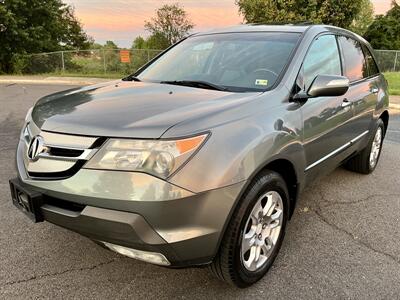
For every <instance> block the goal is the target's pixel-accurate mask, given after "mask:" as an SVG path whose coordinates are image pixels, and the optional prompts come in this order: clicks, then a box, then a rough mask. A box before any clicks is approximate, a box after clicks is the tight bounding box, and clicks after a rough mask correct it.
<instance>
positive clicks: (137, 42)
mask: <svg viewBox="0 0 400 300" xmlns="http://www.w3.org/2000/svg"><path fill="white" fill-rule="evenodd" d="M132 49H146V40H145V39H144V38H142V37H141V36H138V37H137V38H135V39H134V40H133V43H132Z"/></svg>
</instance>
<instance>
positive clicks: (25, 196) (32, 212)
mask: <svg viewBox="0 0 400 300" xmlns="http://www.w3.org/2000/svg"><path fill="white" fill-rule="evenodd" d="M9 183H10V190H11V199H12V202H13V204H14V206H16V207H17V208H18V209H19V210H20V211H22V212H23V213H24V214H25V215H26V216H27V217H28V218H29V219H31V220H32V221H33V222H34V223H38V222H43V221H44V218H43V215H42V213H41V209H40V207H41V206H42V205H43V196H42V194H41V193H39V192H36V191H32V190H29V189H27V188H25V187H24V186H23V185H22V184H21V183H20V182H19V180H18V179H11V180H10V181H9Z"/></svg>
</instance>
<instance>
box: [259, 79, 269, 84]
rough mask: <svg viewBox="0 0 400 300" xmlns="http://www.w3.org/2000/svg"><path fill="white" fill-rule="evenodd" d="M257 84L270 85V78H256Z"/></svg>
mask: <svg viewBox="0 0 400 300" xmlns="http://www.w3.org/2000/svg"><path fill="white" fill-rule="evenodd" d="M256 85H268V80H266V79H256Z"/></svg>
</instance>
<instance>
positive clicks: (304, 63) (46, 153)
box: [10, 25, 389, 287]
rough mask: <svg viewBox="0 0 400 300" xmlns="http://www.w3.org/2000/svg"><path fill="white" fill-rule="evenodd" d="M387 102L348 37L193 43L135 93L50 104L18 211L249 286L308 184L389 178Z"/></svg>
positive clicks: (23, 166) (294, 33) (139, 81)
mask: <svg viewBox="0 0 400 300" xmlns="http://www.w3.org/2000/svg"><path fill="white" fill-rule="evenodd" d="M388 101H389V100H388V92H387V83H386V80H385V79H384V77H383V75H382V74H381V73H380V71H379V69H378V66H377V64H376V62H375V59H374V55H373V51H372V49H371V47H370V45H369V44H368V43H367V42H366V41H365V40H363V39H362V38H361V37H359V36H358V35H355V34H353V33H351V32H349V31H347V30H344V29H340V28H336V27H331V26H324V25H313V26H265V25H243V26H239V27H234V28H228V29H225V30H221V31H216V32H208V33H203V34H195V35H192V36H190V37H189V38H187V39H185V40H183V41H181V42H179V43H178V44H176V45H174V46H173V47H171V48H170V49H168V50H166V51H165V52H164V53H162V54H161V55H160V56H158V57H156V58H155V59H154V60H152V61H151V62H150V63H148V64H147V65H145V66H144V67H142V68H141V69H140V70H139V71H137V72H136V73H135V74H132V75H130V76H128V77H126V78H124V79H122V80H118V81H114V82H110V83H104V84H99V85H94V86H88V87H83V88H77V89H72V90H68V91H65V92H61V93H57V94H53V95H50V96H47V97H44V98H42V99H40V100H39V101H38V102H37V103H36V105H35V106H34V107H33V108H32V109H31V110H30V111H29V112H28V114H27V116H26V122H25V125H24V128H23V130H22V133H21V137H20V141H19V145H18V151H17V167H18V173H19V177H18V178H16V179H12V180H10V186H11V192H12V199H13V202H14V204H15V205H16V206H17V207H18V208H19V209H21V210H22V211H24V212H25V213H26V215H28V216H29V217H30V218H31V219H32V220H33V221H34V222H41V221H45V220H46V221H48V222H51V223H54V224H57V225H60V226H62V227H65V228H69V229H71V230H73V231H76V232H78V233H80V234H82V235H85V236H87V237H89V238H90V239H92V240H94V241H96V242H97V243H99V244H101V245H103V246H105V247H107V248H109V249H111V250H113V251H116V252H118V253H121V254H123V255H126V256H129V257H132V258H136V259H140V260H144V261H147V262H150V263H153V264H158V265H162V266H170V267H187V266H195V265H208V266H209V267H210V269H211V270H212V271H213V272H214V273H215V274H216V276H218V277H219V278H220V279H222V280H225V281H227V282H229V283H231V284H234V285H236V286H238V287H246V286H249V285H251V284H253V283H255V282H256V281H257V280H259V279H260V278H261V277H262V276H263V275H264V274H265V273H266V272H267V271H268V269H269V268H270V267H271V265H272V263H273V261H274V259H275V258H276V256H277V254H278V251H279V249H280V247H281V244H282V240H283V237H284V234H285V227H286V224H287V222H288V220H289V219H290V217H291V215H292V214H293V211H294V208H295V205H296V202H297V199H298V195H299V193H300V192H301V191H302V190H303V189H304V187H305V186H307V184H309V183H310V182H312V181H313V180H314V179H315V178H316V177H319V176H322V175H324V174H327V173H329V172H331V171H332V170H334V169H335V168H336V167H338V166H340V165H344V166H346V167H347V168H349V169H351V170H354V171H357V172H360V173H363V174H368V173H371V172H372V171H373V170H374V169H375V167H376V165H377V163H378V160H379V155H380V152H381V147H382V141H383V138H384V136H385V132H386V128H387V126H388V121H389V114H388Z"/></svg>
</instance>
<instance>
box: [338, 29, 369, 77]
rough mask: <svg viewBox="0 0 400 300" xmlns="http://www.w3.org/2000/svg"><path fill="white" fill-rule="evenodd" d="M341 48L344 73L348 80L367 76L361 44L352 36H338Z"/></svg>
mask: <svg viewBox="0 0 400 300" xmlns="http://www.w3.org/2000/svg"><path fill="white" fill-rule="evenodd" d="M339 42H340V46H341V48H342V52H343V57H344V65H345V75H346V77H347V78H349V80H350V81H356V80H360V79H363V78H365V77H368V68H367V64H366V61H365V57H364V53H363V50H362V47H361V44H360V43H359V42H357V41H356V40H353V39H352V38H348V37H344V36H341V37H339Z"/></svg>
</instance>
